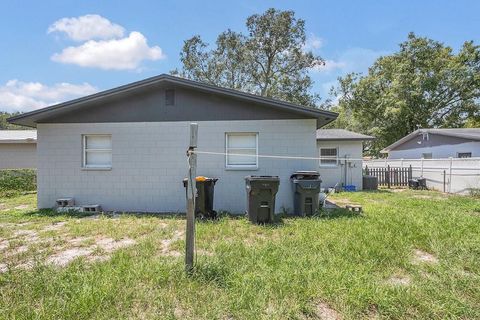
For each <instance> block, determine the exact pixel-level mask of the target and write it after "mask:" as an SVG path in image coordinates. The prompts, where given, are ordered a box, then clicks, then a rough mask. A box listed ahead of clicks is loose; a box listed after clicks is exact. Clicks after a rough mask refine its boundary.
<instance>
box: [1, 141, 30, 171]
mask: <svg viewBox="0 0 480 320" xmlns="http://www.w3.org/2000/svg"><path fill="white" fill-rule="evenodd" d="M36 151H37V145H36V144H35V143H1V144H0V169H32V168H36V167H37V155H36Z"/></svg>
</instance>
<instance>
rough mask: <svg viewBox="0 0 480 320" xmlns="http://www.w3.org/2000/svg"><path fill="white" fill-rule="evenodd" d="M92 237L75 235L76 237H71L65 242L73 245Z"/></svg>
mask: <svg viewBox="0 0 480 320" xmlns="http://www.w3.org/2000/svg"><path fill="white" fill-rule="evenodd" d="M90 239H92V238H89V237H77V238H71V239H68V240H67V243H69V244H71V245H73V246H80V245H81V244H82V243H84V242H86V241H88V240H90Z"/></svg>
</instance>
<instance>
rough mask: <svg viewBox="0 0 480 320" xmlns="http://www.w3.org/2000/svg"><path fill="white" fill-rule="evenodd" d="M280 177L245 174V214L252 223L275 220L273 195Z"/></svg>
mask: <svg viewBox="0 0 480 320" xmlns="http://www.w3.org/2000/svg"><path fill="white" fill-rule="evenodd" d="M279 185H280V179H279V178H278V177H277V176H247V177H245V187H246V190H247V214H248V218H249V220H250V221H251V222H253V223H271V222H274V221H275V196H276V195H277V192H278V186H279Z"/></svg>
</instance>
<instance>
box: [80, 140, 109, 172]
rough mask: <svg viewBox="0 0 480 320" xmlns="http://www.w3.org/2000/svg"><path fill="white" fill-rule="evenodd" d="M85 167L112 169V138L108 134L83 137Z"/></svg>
mask: <svg viewBox="0 0 480 320" xmlns="http://www.w3.org/2000/svg"><path fill="white" fill-rule="evenodd" d="M83 167H84V168H111V167H112V136H111V135H106V134H95V135H93V134H92V135H83Z"/></svg>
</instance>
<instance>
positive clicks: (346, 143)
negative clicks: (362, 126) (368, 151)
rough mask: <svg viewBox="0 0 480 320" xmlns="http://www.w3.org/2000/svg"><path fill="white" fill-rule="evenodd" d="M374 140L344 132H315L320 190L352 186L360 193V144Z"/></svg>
mask: <svg viewBox="0 0 480 320" xmlns="http://www.w3.org/2000/svg"><path fill="white" fill-rule="evenodd" d="M374 139H375V138H374V137H372V136H367V135H364V134H360V133H356V132H352V131H348V130H344V129H318V130H317V149H318V156H319V158H320V160H319V162H318V166H319V172H321V179H322V186H323V187H325V188H332V187H335V186H338V187H342V186H345V185H354V186H355V187H356V188H357V190H361V189H362V176H363V172H362V160H361V159H362V155H363V143H364V142H365V141H371V140H374Z"/></svg>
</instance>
